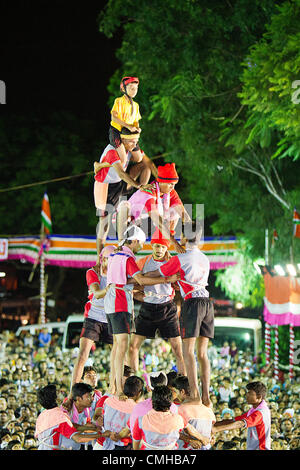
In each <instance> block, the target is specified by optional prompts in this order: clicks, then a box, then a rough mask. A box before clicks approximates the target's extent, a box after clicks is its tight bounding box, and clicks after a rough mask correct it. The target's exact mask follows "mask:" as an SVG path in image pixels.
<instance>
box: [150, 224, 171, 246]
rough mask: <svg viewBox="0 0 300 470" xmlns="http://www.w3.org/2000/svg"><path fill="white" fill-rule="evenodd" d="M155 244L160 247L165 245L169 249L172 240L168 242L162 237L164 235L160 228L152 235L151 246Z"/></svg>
mask: <svg viewBox="0 0 300 470" xmlns="http://www.w3.org/2000/svg"><path fill="white" fill-rule="evenodd" d="M153 243H158V244H159V245H164V246H166V247H168V248H169V246H170V240H167V239H166V238H164V237H163V236H162V233H161V231H160V230H158V228H157V229H156V230H155V232H154V234H153V235H152V238H151V245H152V244H153Z"/></svg>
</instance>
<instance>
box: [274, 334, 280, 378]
mask: <svg viewBox="0 0 300 470" xmlns="http://www.w3.org/2000/svg"><path fill="white" fill-rule="evenodd" d="M274 329H275V351H274V377H275V379H276V380H278V379H279V369H278V362H279V354H278V352H279V343H278V325H274Z"/></svg>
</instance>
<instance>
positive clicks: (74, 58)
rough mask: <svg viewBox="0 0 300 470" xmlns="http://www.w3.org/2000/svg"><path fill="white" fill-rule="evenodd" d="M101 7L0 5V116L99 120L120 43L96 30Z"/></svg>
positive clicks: (64, 1)
mask: <svg viewBox="0 0 300 470" xmlns="http://www.w3.org/2000/svg"><path fill="white" fill-rule="evenodd" d="M105 3H106V2H103V1H101V0H100V1H99V2H91V1H89V0H88V1H85V2H71V1H69V0H60V1H58V0H56V1H55V0H54V1H49V0H38V1H37V0H12V1H9V0H5V1H0V5H1V7H0V12H1V13H0V80H3V81H4V82H5V84H6V102H7V104H6V106H5V108H6V109H4V106H1V107H0V109H1V111H0V112H1V114H2V113H11V112H14V113H18V114H19V113H20V114H26V113H29V112H35V111H37V112H41V111H43V110H45V111H47V112H51V111H60V110H67V111H71V112H72V113H73V114H75V115H77V116H78V117H83V118H87V119H92V120H96V121H99V124H100V123H101V121H103V119H104V118H105V117H106V114H107V112H109V110H108V107H107V99H108V92H107V90H106V87H107V85H108V81H109V78H110V77H111V75H112V74H113V72H114V71H115V70H116V68H117V67H118V62H117V60H116V58H115V50H116V49H117V48H118V47H119V46H120V43H121V39H120V38H114V39H110V40H108V39H107V38H106V37H105V36H104V35H103V34H102V33H100V32H99V29H98V20H97V17H98V15H99V13H100V11H101V9H102V8H103V6H104V5H105ZM106 121H107V119H106V120H105V122H106Z"/></svg>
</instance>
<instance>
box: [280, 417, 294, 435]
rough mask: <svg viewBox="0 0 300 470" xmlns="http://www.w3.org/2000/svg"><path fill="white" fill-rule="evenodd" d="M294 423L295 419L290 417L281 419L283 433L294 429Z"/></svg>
mask: <svg viewBox="0 0 300 470" xmlns="http://www.w3.org/2000/svg"><path fill="white" fill-rule="evenodd" d="M293 427H294V424H293V421H292V420H291V419H289V418H285V419H282V420H281V423H280V431H281V432H282V433H283V434H288V433H290V432H291V431H292V430H293Z"/></svg>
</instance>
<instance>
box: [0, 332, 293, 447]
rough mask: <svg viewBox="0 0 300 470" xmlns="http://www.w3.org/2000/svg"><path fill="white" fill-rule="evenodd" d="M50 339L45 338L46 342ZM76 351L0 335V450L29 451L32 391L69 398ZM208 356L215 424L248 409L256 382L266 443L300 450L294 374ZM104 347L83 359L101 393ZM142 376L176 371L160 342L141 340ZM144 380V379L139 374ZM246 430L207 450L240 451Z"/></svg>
mask: <svg viewBox="0 0 300 470" xmlns="http://www.w3.org/2000/svg"><path fill="white" fill-rule="evenodd" d="M49 336H50V338H49ZM77 354H78V348H76V347H75V348H73V349H71V350H69V351H67V352H62V349H61V347H60V345H59V338H54V339H53V338H51V335H49V334H48V333H47V332H46V331H44V332H43V338H42V339H41V337H38V336H36V337H33V336H32V335H31V334H30V333H26V334H24V335H22V336H19V337H17V336H16V335H15V334H14V333H13V332H8V331H4V332H2V333H1V335H0V448H1V449H5V450H20V449H22V450H34V449H37V441H36V439H35V436H34V432H35V424H36V419H37V416H38V415H39V413H40V412H41V411H42V409H41V406H40V405H39V404H38V401H37V390H38V389H39V388H41V387H43V386H45V385H47V384H49V383H54V384H56V385H57V389H58V390H59V392H60V393H59V397H58V398H59V400H58V401H59V402H60V403H62V402H63V400H64V399H65V397H66V396H67V395H68V393H69V391H70V386H71V376H72V368H73V364H74V361H75V359H76V355H77ZM208 355H209V358H210V362H211V401H212V403H213V411H214V413H215V416H216V419H217V421H220V420H223V419H230V418H234V417H235V416H239V415H241V414H242V413H245V412H246V411H248V409H249V408H250V405H247V402H246V400H245V394H246V384H247V383H248V382H249V381H256V380H259V381H261V382H263V383H264V384H265V385H266V387H267V390H268V393H267V402H268V405H269V407H270V408H271V416H272V424H271V438H272V449H274V450H295V449H300V434H299V429H300V428H299V418H300V406H299V391H300V377H299V375H298V376H297V375H296V377H295V378H294V379H293V380H292V382H291V381H290V380H289V375H288V372H287V373H282V374H281V380H280V381H276V380H275V379H274V374H273V368H272V364H270V366H268V367H264V368H263V367H262V366H261V364H260V361H259V357H253V355H252V354H251V352H250V351H248V350H246V351H239V350H238V348H237V347H236V345H235V344H234V343H233V344H228V343H225V344H224V345H223V348H222V349H221V351H217V350H216V348H215V347H214V345H213V344H212V343H210V345H209V349H208ZM109 356H110V350H109V346H107V345H101V347H96V348H95V349H94V350H93V351H92V352H91V355H90V358H89V360H88V362H89V365H93V366H94V367H95V368H96V370H97V374H98V384H97V387H96V388H97V389H99V390H100V391H101V392H102V393H105V391H106V390H107V389H108V385H109ZM140 358H141V366H142V369H143V371H144V372H147V373H149V372H152V371H165V372H166V373H168V372H170V370H176V365H175V360H174V357H173V355H172V351H171V347H170V344H169V343H168V342H166V341H163V340H162V339H160V338H156V339H155V340H151V341H150V340H146V342H145V343H144V345H143V347H142V348H141V351H140ZM142 377H143V374H142ZM246 432H247V430H236V431H224V432H221V433H218V434H217V435H216V437H215V442H214V443H213V445H212V447H211V450H244V449H245V448H246Z"/></svg>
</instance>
